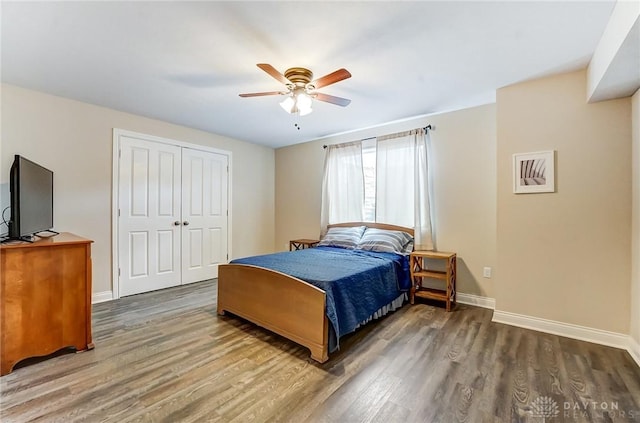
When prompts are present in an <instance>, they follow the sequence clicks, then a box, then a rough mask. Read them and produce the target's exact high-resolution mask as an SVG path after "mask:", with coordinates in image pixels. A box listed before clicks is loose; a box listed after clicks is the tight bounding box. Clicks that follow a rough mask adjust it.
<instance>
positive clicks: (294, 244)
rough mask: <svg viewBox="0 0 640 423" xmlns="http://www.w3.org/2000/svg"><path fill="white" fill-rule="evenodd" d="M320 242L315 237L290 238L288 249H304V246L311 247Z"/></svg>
mask: <svg viewBox="0 0 640 423" xmlns="http://www.w3.org/2000/svg"><path fill="white" fill-rule="evenodd" d="M318 242H320V241H318V240H317V239H292V240H291V241H289V251H295V250H304V249H305V248H313V247H315V246H316V244H317V243H318Z"/></svg>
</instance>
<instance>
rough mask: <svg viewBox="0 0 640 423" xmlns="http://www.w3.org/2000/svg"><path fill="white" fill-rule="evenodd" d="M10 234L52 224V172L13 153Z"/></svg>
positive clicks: (25, 233)
mask: <svg viewBox="0 0 640 423" xmlns="http://www.w3.org/2000/svg"><path fill="white" fill-rule="evenodd" d="M9 179H10V181H9V189H10V190H11V221H10V222H9V237H10V238H14V239H16V238H22V237H27V236H30V235H33V234H35V233H37V232H42V231H46V230H48V229H51V228H52V227H53V172H52V171H50V170H49V169H46V168H44V167H42V166H40V165H38V164H36V163H34V162H32V161H31V160H28V159H26V158H24V157H22V156H19V155H16V156H15V159H14V161H13V165H12V166H11V175H10V178H9Z"/></svg>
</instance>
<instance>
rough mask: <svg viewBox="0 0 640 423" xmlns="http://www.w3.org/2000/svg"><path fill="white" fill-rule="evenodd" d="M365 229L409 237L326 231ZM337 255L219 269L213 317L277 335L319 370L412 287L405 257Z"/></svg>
mask: <svg viewBox="0 0 640 423" xmlns="http://www.w3.org/2000/svg"><path fill="white" fill-rule="evenodd" d="M363 226H364V227H366V231H369V228H373V229H372V230H371V231H369V232H371V233H373V231H375V230H378V232H383V231H395V232H394V233H397V232H402V233H404V234H409V235H407V237H412V236H413V229H410V228H405V227H400V226H395V225H387V224H377V223H370V222H367V223H361V222H355V223H342V224H336V225H330V226H329V231H330V233H331V231H333V229H331V228H361V227H363ZM380 230H383V231H380ZM366 231H365V233H367V232H366ZM362 239H363V240H364V239H365V236H364V235H363V236H362ZM321 244H322V243H321ZM407 245H409V244H407ZM411 245H412V244H411ZM338 247H341V246H337V245H329V246H322V245H321V246H319V247H316V248H310V249H305V250H299V251H292V252H284V253H275V254H268V255H263V256H254V257H248V258H243V259H237V260H233V261H232V262H231V263H229V264H225V265H220V267H219V273H218V313H219V314H221V315H224V314H225V313H226V312H229V313H231V314H234V315H237V316H240V317H242V318H244V319H246V320H249V321H250V322H253V323H255V324H257V325H259V326H262V327H264V328H266V329H268V330H271V331H273V332H275V333H278V334H280V335H282V336H284V337H286V338H288V339H290V340H292V341H294V342H296V343H298V344H300V345H302V346H304V347H306V348H308V349H309V350H310V351H311V358H312V359H313V360H316V361H318V362H320V363H324V362H325V361H327V360H328V358H329V353H330V352H332V351H334V350H335V349H337V348H338V347H339V340H340V337H342V336H344V335H346V334H347V333H350V332H353V331H354V330H356V329H357V328H358V327H359V326H360V325H362V324H364V323H366V322H367V321H369V320H371V319H372V318H375V317H378V316H380V315H381V314H385V313H386V312H387V311H391V310H393V309H395V308H397V307H399V306H401V305H402V304H403V303H404V300H405V299H406V292H407V291H408V290H409V289H410V284H411V282H410V277H409V265H408V260H407V256H406V255H405V254H396V253H391V252H384V251H368V250H359V249H355V250H354V249H348V248H338ZM405 248H406V246H405Z"/></svg>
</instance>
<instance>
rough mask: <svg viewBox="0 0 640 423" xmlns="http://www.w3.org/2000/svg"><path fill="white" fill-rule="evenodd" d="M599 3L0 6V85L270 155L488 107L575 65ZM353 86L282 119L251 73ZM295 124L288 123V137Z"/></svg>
mask: <svg viewBox="0 0 640 423" xmlns="http://www.w3.org/2000/svg"><path fill="white" fill-rule="evenodd" d="M613 6H614V1H605V2H594V1H587V2H549V1H542V2H516V1H502V2H463V1H455V2H46V3H25V2H15V3H14V2H3V3H2V30H1V31H2V34H1V35H2V62H1V63H2V81H3V82H7V83H10V84H15V85H19V86H22V87H26V88H30V89H35V90H39V91H44V92H48V93H52V94H55V95H59V96H63V97H68V98H73V99H77V100H80V101H84V102H88V103H92V104H97V105H101V106H106V107H109V108H113V109H117V110H122V111H126V112H130V113H135V114H138V115H143V116H148V117H152V118H156V119H161V120H164V121H168V122H172V123H176V124H180V125H185V126H189V127H192V128H197V129H201V130H205V131H209V132H213V133H218V134H222V135H226V136H229V137H233V138H236V139H240V140H245V141H249V142H253V143H258V144H264V145H267V146H271V147H280V146H285V145H290V144H296V143H300V142H304V141H309V140H313V139H317V138H320V137H323V136H328V135H331V134H336V133H341V132H345V131H351V130H356V129H361V128H366V127H370V126H375V125H379V124H382V123H387V122H391V121H394V120H399V119H404V118H410V117H414V116H420V115H424V114H429V113H434V112H440V111H446V110H452V109H458V108H463V107H468V106H473V105H479V104H485V103H490V102H493V101H495V90H496V89H497V88H499V87H503V86H506V85H509V84H513V83H517V82H520V81H523V80H527V79H532V78H536V77H540V76H544V75H548V74H552V73H557V72H562V71H570V70H576V69H580V68H583V67H585V66H586V65H587V64H588V63H589V60H590V58H591V55H592V54H593V52H594V50H595V48H596V46H597V44H598V41H599V39H600V37H601V36H602V33H603V31H604V28H605V26H606V24H607V21H608V19H609V16H610V14H611V11H612V9H613ZM256 63H270V64H271V65H273V66H274V67H275V68H276V69H278V70H280V71H281V72H284V71H285V69H287V68H289V67H294V66H303V67H308V68H309V69H311V70H312V71H313V72H314V73H315V77H320V76H323V75H325V74H327V73H329V72H332V71H334V70H336V69H338V68H342V67H344V68H346V69H348V70H349V71H350V72H351V73H352V75H353V77H352V78H350V79H347V80H344V81H342V82H339V83H336V84H335V85H330V86H328V87H325V88H323V89H320V90H319V91H320V92H323V93H326V94H331V95H335V96H340V97H346V98H350V99H351V100H352V103H351V104H350V105H349V106H348V107H346V108H342V107H338V106H335V105H332V104H327V103H321V102H318V101H316V102H314V112H313V113H312V114H310V115H308V116H304V117H297V116H294V115H288V114H287V113H285V112H284V111H283V110H282V109H281V108H280V107H279V106H278V102H279V101H281V98H280V97H279V96H272V97H255V98H240V97H239V96H238V94H239V93H246V92H255V91H274V90H280V89H282V88H283V86H282V85H281V84H280V83H278V82H277V81H276V80H275V79H273V78H271V77H270V76H269V75H267V74H266V73H265V72H263V71H262V70H260V69H258V68H257V67H256ZM295 124H298V125H299V126H300V128H301V129H300V130H298V129H296V127H295Z"/></svg>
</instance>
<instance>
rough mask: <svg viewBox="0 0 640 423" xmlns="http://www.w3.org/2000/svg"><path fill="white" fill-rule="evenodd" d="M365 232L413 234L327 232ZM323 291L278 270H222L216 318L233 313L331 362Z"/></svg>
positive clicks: (369, 224)
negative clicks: (217, 315) (226, 313)
mask: <svg viewBox="0 0 640 423" xmlns="http://www.w3.org/2000/svg"><path fill="white" fill-rule="evenodd" d="M352 226H367V227H369V228H378V229H388V230H395V231H404V232H408V233H410V234H411V235H413V229H410V228H405V227H402V226H395V225H387V224H382V223H372V222H350V223H339V224H335V225H329V227H330V228H331V227H352ZM325 301H326V298H325V293H324V291H323V290H321V289H319V288H317V287H315V286H313V285H311V284H309V283H307V282H305V281H303V280H301V279H298V278H294V277H292V276H289V275H286V274H284V273H281V272H277V271H275V270H270V269H265V268H262V267H258V266H250V265H244V264H223V265H220V266H219V270H218V314H221V315H224V314H225V312H227V311H228V312H229V313H232V314H235V315H237V316H240V317H242V318H244V319H247V320H249V321H250V322H253V323H255V324H256V325H258V326H262V327H264V328H266V329H269V330H270V331H272V332H275V333H277V334H280V335H282V336H284V337H285V338H288V339H290V340H292V341H294V342H297V343H298V344H300V345H302V346H304V347H307V348H309V350H311V358H312V359H314V360H316V361H318V362H320V363H324V362H325V361H327V360H328V359H329V345H328V344H329V320H328V319H327V316H326V315H325Z"/></svg>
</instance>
